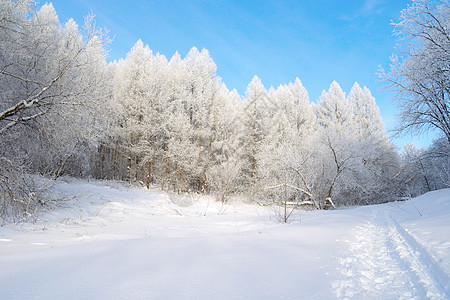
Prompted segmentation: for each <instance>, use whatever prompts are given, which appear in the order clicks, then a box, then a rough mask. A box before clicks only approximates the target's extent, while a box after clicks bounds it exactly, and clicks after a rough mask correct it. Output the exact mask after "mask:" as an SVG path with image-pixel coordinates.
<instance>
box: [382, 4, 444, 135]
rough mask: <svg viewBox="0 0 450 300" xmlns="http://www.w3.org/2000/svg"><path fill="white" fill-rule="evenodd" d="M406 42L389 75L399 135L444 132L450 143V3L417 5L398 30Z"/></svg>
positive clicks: (405, 13) (406, 13)
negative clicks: (397, 109)
mask: <svg viewBox="0 0 450 300" xmlns="http://www.w3.org/2000/svg"><path fill="white" fill-rule="evenodd" d="M393 25H394V26H395V34H396V35H397V36H399V38H400V48H399V51H398V54H396V55H393V56H392V58H391V68H390V72H389V73H388V74H386V73H384V71H383V70H382V72H381V76H382V78H383V79H384V80H385V81H386V82H387V84H388V86H390V87H391V88H392V89H393V90H394V91H396V92H397V97H396V102H397V105H398V107H399V108H400V121H401V125H400V126H399V128H398V129H399V131H400V132H402V131H408V130H409V131H413V132H414V131H417V130H418V131H420V130H422V129H431V130H437V131H439V132H440V133H441V134H442V135H443V136H445V137H446V139H447V140H448V142H449V143H450V107H449V105H450V103H449V99H450V94H449V88H448V87H449V86H450V70H449V68H448V62H449V61H450V3H449V1H447V0H415V1H413V2H412V3H411V5H409V6H408V7H407V8H405V9H404V10H403V11H402V15H401V18H400V21H399V22H398V23H394V24H393Z"/></svg>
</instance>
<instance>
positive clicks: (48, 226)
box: [0, 180, 450, 299]
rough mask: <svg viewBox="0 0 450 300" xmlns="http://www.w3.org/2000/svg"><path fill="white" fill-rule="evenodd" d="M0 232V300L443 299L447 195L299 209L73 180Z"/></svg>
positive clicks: (449, 217) (449, 226)
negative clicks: (47, 205)
mask: <svg viewBox="0 0 450 300" xmlns="http://www.w3.org/2000/svg"><path fill="white" fill-rule="evenodd" d="M55 188H56V189H58V190H59V191H62V192H63V193H65V194H76V195H77V197H76V198H75V199H74V200H71V201H70V203H67V204H68V205H67V206H70V205H72V204H76V208H63V207H62V208H58V209H55V210H52V211H49V212H47V213H45V214H43V215H42V218H41V219H40V220H38V221H37V222H36V223H35V224H8V225H4V226H2V227H0V299H335V298H338V299H346V298H347V299H352V298H353V299H450V280H449V275H450V190H441V191H435V192H431V193H428V194H426V195H423V196H421V197H418V198H415V199H413V200H410V201H405V202H399V203H389V204H384V205H376V206H368V207H360V208H350V209H342V210H335V211H310V212H298V213H297V214H296V215H294V216H293V217H292V222H291V223H290V224H280V223H279V222H278V220H277V218H276V214H275V212H274V210H273V208H269V207H261V206H256V205H252V204H248V203H244V202H242V201H238V200H234V201H232V202H230V203H229V204H226V205H225V206H223V207H221V205H220V204H219V203H217V202H215V201H214V199H213V198H208V197H200V198H193V197H192V196H174V195H169V194H167V193H163V192H160V191H158V190H156V189H155V190H145V189H138V188H125V187H123V186H120V185H117V184H116V185H112V184H111V183H110V184H109V185H107V184H104V183H98V182H96V183H95V182H94V183H87V182H83V181H76V180H70V182H69V183H67V182H59V183H58V184H57V185H56V187H55Z"/></svg>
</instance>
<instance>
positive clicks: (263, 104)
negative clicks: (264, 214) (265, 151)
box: [241, 76, 273, 194]
mask: <svg viewBox="0 0 450 300" xmlns="http://www.w3.org/2000/svg"><path fill="white" fill-rule="evenodd" d="M271 118H273V110H272V104H271V103H270V101H269V98H268V95H267V91H266V89H265V88H264V85H263V84H262V82H261V79H259V78H258V77H257V76H254V77H253V79H252V81H251V82H250V83H249V85H248V86H247V91H246V98H245V102H244V108H243V115H242V120H243V130H244V132H243V134H242V141H241V145H242V148H243V149H245V154H244V157H243V159H244V162H243V163H244V167H243V172H244V176H245V177H246V179H247V182H248V186H249V189H250V190H249V192H250V194H253V193H254V192H255V189H257V187H256V184H257V182H258V180H257V170H258V155H259V153H260V152H261V148H262V143H263V140H264V137H265V135H266V134H267V131H268V129H269V126H268V125H269V120H270V119H271Z"/></svg>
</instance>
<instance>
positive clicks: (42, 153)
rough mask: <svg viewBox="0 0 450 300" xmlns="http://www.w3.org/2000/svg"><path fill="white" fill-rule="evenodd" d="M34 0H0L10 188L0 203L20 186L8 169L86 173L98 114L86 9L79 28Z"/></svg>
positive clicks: (99, 49)
mask: <svg viewBox="0 0 450 300" xmlns="http://www.w3.org/2000/svg"><path fill="white" fill-rule="evenodd" d="M33 4H34V3H33V2H32V1H6V0H4V1H1V2H0V6H1V17H0V40H1V43H0V90H1V92H0V144H1V145H2V147H1V148H0V159H1V160H2V161H3V162H5V164H2V168H1V170H0V177H2V189H4V191H5V190H8V191H9V192H8V193H3V194H2V195H1V196H0V197H2V199H1V201H3V203H5V201H6V200H7V198H8V197H9V198H11V197H13V198H14V197H16V196H15V195H14V193H16V192H17V193H19V191H20V190H26V189H25V188H24V185H23V183H24V182H26V180H24V177H23V176H22V177H21V178H19V177H17V176H14V178H16V180H12V178H13V176H11V174H12V173H11V172H12V170H14V169H15V170H18V169H22V173H26V172H40V173H44V174H51V175H53V177H57V176H59V175H61V174H63V173H65V174H71V175H86V174H87V173H88V172H89V169H90V156H91V155H92V154H93V152H94V151H95V146H96V145H95V143H96V140H98V136H97V133H96V129H97V128H98V126H99V125H100V124H101V121H102V120H101V119H102V118H101V117H93V116H94V115H95V113H94V112H95V109H96V108H97V107H99V106H100V105H101V103H102V101H103V99H104V95H105V91H103V87H104V81H103V72H104V68H105V51H104V45H105V43H107V42H108V40H107V38H106V36H105V35H104V32H103V31H102V30H99V29H98V28H97V27H96V26H95V24H94V20H93V17H92V16H88V17H87V18H86V23H85V26H84V30H83V31H80V30H79V29H78V25H77V24H76V23H75V22H74V21H73V20H69V21H68V22H67V23H66V24H64V25H61V24H60V23H59V20H58V17H57V15H56V12H55V10H54V8H53V6H52V5H51V4H47V5H44V6H42V7H41V8H40V9H39V10H36V9H35V7H34V6H33ZM6 173H8V174H10V175H6ZM16 173H17V172H16ZM19 173H20V172H19ZM3 179H4V180H3ZM19 181H21V182H22V183H21V184H20V185H21V186H20V187H19V186H18V185H17V184H18V182H19ZM30 195H33V193H31V192H30V193H28V196H27V193H22V194H21V196H20V197H19V196H17V198H18V199H19V198H22V199H21V201H22V202H21V201H16V202H15V203H16V204H18V206H20V205H21V204H19V203H24V204H23V207H25V208H26V209H28V208H30V209H32V208H33V207H34V206H35V205H36V201H37V200H36V198H35V197H31V198H30ZM41 204H42V203H41ZM17 213H18V212H17V211H16V212H15V213H14V214H16V216H17Z"/></svg>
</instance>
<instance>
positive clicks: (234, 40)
mask: <svg viewBox="0 0 450 300" xmlns="http://www.w3.org/2000/svg"><path fill="white" fill-rule="evenodd" d="M52 3H53V5H54V7H55V9H56V12H57V14H58V16H59V18H60V21H61V22H65V21H66V20H67V19H68V18H70V17H73V18H74V19H75V21H77V22H78V23H79V24H81V23H82V22H83V16H84V15H86V14H87V13H89V12H90V11H92V12H93V13H94V14H95V15H96V20H97V25H99V26H101V27H106V28H108V29H109V30H110V35H111V36H112V37H114V41H113V43H112V44H111V47H110V56H109V60H114V59H119V58H121V57H125V55H126V53H127V52H128V51H129V50H130V48H131V47H132V46H133V45H134V44H135V43H136V41H137V40H138V39H142V41H143V42H144V43H145V44H148V45H149V47H150V48H151V49H152V50H153V51H154V52H155V53H156V52H159V53H161V54H164V55H165V56H167V57H168V58H170V57H171V56H172V55H173V54H174V53H175V51H178V52H179V53H180V54H181V56H182V57H183V56H185V55H186V54H187V52H188V51H189V49H191V48H192V47H193V46H195V47H197V48H199V49H202V48H206V49H208V51H209V52H210V55H211V56H212V58H213V59H214V61H215V62H216V64H217V73H218V75H219V76H220V77H222V79H223V82H224V83H225V84H226V85H227V87H228V88H229V89H230V90H231V89H234V88H235V89H237V90H238V92H239V93H240V94H241V95H244V94H245V90H246V87H247V85H248V83H249V82H250V81H251V79H252V77H253V76H254V75H257V76H258V77H260V78H261V80H262V82H263V84H264V85H265V86H266V88H269V87H270V86H274V87H277V86H278V85H280V84H284V83H288V82H290V81H294V80H295V78H296V77H298V78H299V79H300V80H301V81H302V83H303V85H304V86H305V87H306V89H307V90H308V92H309V96H310V99H311V101H317V100H318V98H319V96H320V94H321V92H322V90H324V89H326V90H327V89H328V87H329V86H330V84H331V82H332V81H333V80H336V81H337V82H338V83H339V84H340V85H341V87H342V89H343V90H344V91H345V92H346V93H348V92H349V91H350V88H351V87H352V85H353V83H354V82H355V81H357V82H358V83H359V84H360V85H361V86H364V85H365V86H367V87H368V88H369V89H370V90H371V91H372V94H373V95H374V97H375V99H376V101H377V104H378V106H379V107H380V111H381V115H382V118H383V121H384V123H385V127H386V129H387V130H390V129H392V128H393V127H395V125H396V122H397V121H396V119H395V115H396V113H397V110H396V108H395V105H394V103H393V102H392V101H391V99H392V97H393V94H392V93H391V92H388V91H382V87H383V84H382V83H380V80H379V78H378V76H377V75H376V73H377V71H378V67H379V65H382V66H383V67H385V68H388V67H389V57H390V56H391V54H392V53H393V52H394V51H395V49H394V47H395V44H396V37H395V36H393V34H392V30H393V27H392V26H391V25H390V23H391V21H398V20H399V17H400V11H401V10H402V9H403V8H406V6H407V4H408V3H410V0H395V1H390V0H365V1H363V0H361V1H353V0H335V1H333V0H328V1H324V0H303V1H289V0H271V1H245V0H241V1H239V0H233V1H219V0H218V1H213V0H190V1H188V0H186V1H172V0H160V1H137V0H132V1H116V0H90V1H87V0H55V1H52ZM431 140H432V135H430V136H427V135H423V136H422V137H420V138H418V137H409V136H407V137H404V138H402V139H399V140H394V141H393V142H394V143H395V144H397V145H399V146H401V145H403V144H404V143H408V142H414V143H416V144H417V145H419V146H427V145H429V143H430V142H431Z"/></svg>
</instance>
